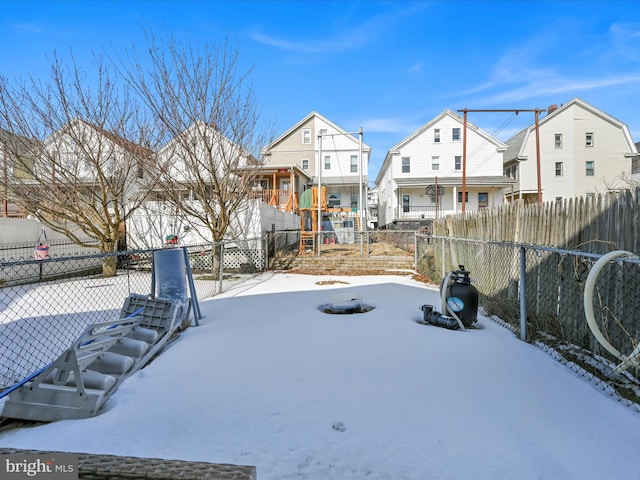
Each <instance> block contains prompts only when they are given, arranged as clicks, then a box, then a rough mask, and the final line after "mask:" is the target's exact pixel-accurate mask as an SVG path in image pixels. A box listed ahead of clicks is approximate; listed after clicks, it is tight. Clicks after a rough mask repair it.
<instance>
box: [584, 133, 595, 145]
mask: <svg viewBox="0 0 640 480" xmlns="http://www.w3.org/2000/svg"><path fill="white" fill-rule="evenodd" d="M584 146H585V147H593V132H587V133H586V134H585V137H584Z"/></svg>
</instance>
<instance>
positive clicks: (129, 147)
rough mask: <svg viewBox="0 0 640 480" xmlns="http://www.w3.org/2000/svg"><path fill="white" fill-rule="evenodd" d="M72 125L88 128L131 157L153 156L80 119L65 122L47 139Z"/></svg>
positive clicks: (143, 148) (137, 146) (131, 143)
mask: <svg viewBox="0 0 640 480" xmlns="http://www.w3.org/2000/svg"><path fill="white" fill-rule="evenodd" d="M74 124H80V125H82V126H85V127H88V128H90V129H92V130H94V131H95V132H97V133H98V134H100V135H102V136H103V137H104V138H106V139H108V140H109V141H111V142H112V143H114V144H115V145H117V146H119V147H120V148H122V149H123V150H125V151H127V152H129V153H132V154H133V155H136V156H139V157H145V158H150V157H152V156H153V150H151V149H150V148H147V147H143V146H142V145H140V144H137V143H135V142H132V141H130V140H127V139H125V138H123V137H121V136H119V135H117V134H115V133H112V132H109V131H107V130H105V129H104V128H102V127H98V126H97V125H93V124H92V123H89V122H87V121H86V120H83V119H81V118H73V119H71V120H70V121H69V122H67V123H66V124H65V125H63V126H62V127H61V128H60V129H59V130H57V131H55V132H54V133H53V134H51V135H50V136H49V138H52V137H54V136H56V135H58V134H59V133H62V134H64V133H65V132H66V131H67V130H70V129H72V128H73V126H74Z"/></svg>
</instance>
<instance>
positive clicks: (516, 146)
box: [503, 97, 638, 162]
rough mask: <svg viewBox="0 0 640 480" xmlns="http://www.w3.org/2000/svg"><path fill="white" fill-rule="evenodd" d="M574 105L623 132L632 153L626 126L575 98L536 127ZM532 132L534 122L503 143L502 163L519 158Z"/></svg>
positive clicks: (543, 119) (546, 116)
mask: <svg viewBox="0 0 640 480" xmlns="http://www.w3.org/2000/svg"><path fill="white" fill-rule="evenodd" d="M574 105H577V106H579V107H581V108H584V109H585V110H587V111H589V112H590V113H592V114H593V115H595V116H597V117H600V118H601V119H602V120H604V121H605V122H608V123H611V124H612V125H615V126H616V127H618V128H620V129H621V130H622V131H623V134H624V137H625V139H626V140H627V143H628V146H629V149H630V150H629V153H633V140H631V134H630V133H629V129H628V128H627V125H626V124H625V123H623V122H621V121H620V120H618V119H617V118H614V117H612V116H611V115H609V114H608V113H605V112H603V111H602V110H600V109H599V108H596V107H594V106H593V105H591V104H589V103H587V102H585V101H584V100H582V99H581V98H578V97H575V98H573V99H571V100H570V101H569V102H567V103H565V104H563V105H560V107H558V108H556V109H555V110H553V111H551V113H548V114H547V115H545V116H544V117H543V118H541V119H540V120H538V127H541V126H543V125H544V124H545V123H547V122H548V121H549V119H551V118H554V117H556V116H558V115H562V113H563V112H565V111H566V110H568V109H569V108H570V107H572V106H574ZM534 130H535V122H534V123H533V124H531V125H529V126H528V127H525V128H523V129H522V130H520V131H519V132H517V133H516V134H515V135H513V136H512V137H511V138H510V139H509V140H507V141H506V142H505V143H506V144H507V151H506V152H505V154H504V157H503V158H504V162H508V161H511V160H514V159H516V158H518V157H519V156H520V154H521V153H522V148H523V147H524V144H525V143H526V141H527V139H528V138H529V136H530V135H531V134H532V132H533V131H534ZM637 150H638V149H637V148H636V151H637Z"/></svg>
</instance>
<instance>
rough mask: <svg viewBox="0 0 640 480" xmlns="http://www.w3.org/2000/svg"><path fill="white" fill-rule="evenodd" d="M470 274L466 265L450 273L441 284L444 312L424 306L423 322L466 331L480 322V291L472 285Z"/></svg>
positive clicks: (431, 306) (422, 307)
mask: <svg viewBox="0 0 640 480" xmlns="http://www.w3.org/2000/svg"><path fill="white" fill-rule="evenodd" d="M471 281H472V280H471V277H470V272H469V271H468V270H465V268H464V265H459V269H458V270H454V271H452V272H449V273H448V274H447V276H446V277H445V278H443V279H442V283H441V284H440V298H441V300H442V312H443V313H440V312H438V311H436V310H434V308H433V305H422V306H421V307H420V309H421V310H422V312H423V322H422V323H428V324H432V325H437V326H439V327H444V328H448V329H451V330H456V329H460V330H465V329H466V328H469V327H471V326H472V325H473V324H474V323H475V322H477V321H478V290H477V289H476V288H475V287H474V286H473V285H471Z"/></svg>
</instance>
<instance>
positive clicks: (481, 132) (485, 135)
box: [389, 108, 506, 152]
mask: <svg viewBox="0 0 640 480" xmlns="http://www.w3.org/2000/svg"><path fill="white" fill-rule="evenodd" d="M445 117H450V118H451V119H453V120H454V121H456V122H458V123H459V124H460V126H463V125H464V119H463V118H462V117H461V116H460V115H458V114H457V113H456V112H454V111H453V110H451V109H449V108H447V109H446V110H444V111H443V112H441V113H440V114H439V115H437V116H436V117H434V118H433V119H431V120H430V121H428V122H427V123H425V124H424V125H422V126H421V127H420V128H418V129H417V130H416V131H415V132H413V133H412V134H410V135H409V136H408V137H405V138H404V139H402V140H401V141H400V142H399V143H397V144H396V145H394V146H393V147H391V148H390V149H389V152H394V151H397V150H399V149H400V148H402V147H404V146H405V145H406V144H408V143H411V141H413V140H414V139H415V138H416V137H419V136H420V135H422V134H423V133H424V132H425V131H427V130H429V129H430V128H432V127H433V126H434V125H437V124H438V123H439V122H440V121H441V120H442V119H443V118H445ZM467 129H468V130H473V131H475V132H476V133H477V134H478V135H480V136H481V137H482V138H484V139H485V140H486V141H488V142H491V143H493V144H494V145H496V147H498V148H505V147H506V145H505V144H504V143H502V142H501V141H500V140H498V139H497V138H495V137H494V136H492V135H490V134H489V133H487V132H485V131H484V130H482V129H481V128H479V127H477V126H476V125H474V124H473V123H471V122H468V121H467Z"/></svg>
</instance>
